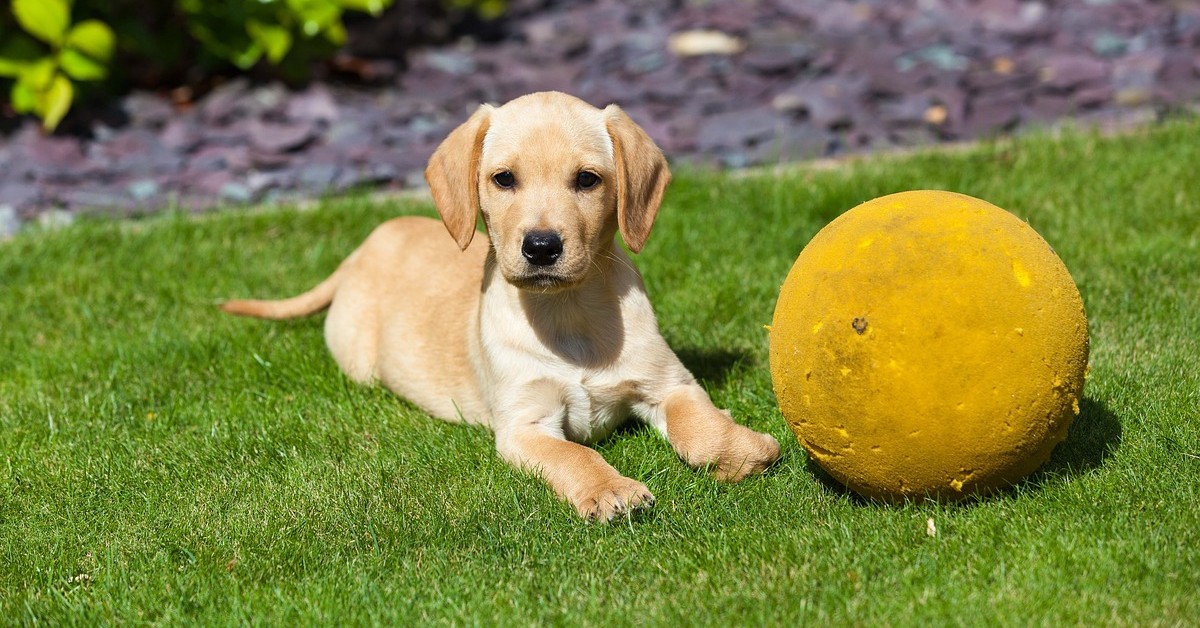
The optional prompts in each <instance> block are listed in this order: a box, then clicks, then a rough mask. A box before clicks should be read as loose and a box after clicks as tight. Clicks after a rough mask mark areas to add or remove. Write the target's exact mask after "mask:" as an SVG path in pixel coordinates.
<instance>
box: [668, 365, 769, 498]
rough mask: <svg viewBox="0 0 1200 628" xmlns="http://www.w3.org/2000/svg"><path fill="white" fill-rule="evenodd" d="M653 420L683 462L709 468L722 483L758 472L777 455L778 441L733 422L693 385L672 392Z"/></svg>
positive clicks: (700, 389) (702, 391)
mask: <svg viewBox="0 0 1200 628" xmlns="http://www.w3.org/2000/svg"><path fill="white" fill-rule="evenodd" d="M656 414H657V416H656V417H655V421H654V422H655V423H656V424H658V426H659V429H660V430H662V431H663V432H664V433H665V434H666V436H667V440H668V441H670V442H671V446H672V447H674V448H675V451H676V453H678V454H679V457H680V458H683V461H684V462H686V463H687V464H688V465H690V466H692V467H698V468H699V467H709V468H710V469H711V471H712V473H713V475H714V476H715V477H716V478H717V479H718V480H721V481H723V482H737V481H739V480H741V479H743V478H745V477H746V476H747V475H750V474H751V473H759V472H761V471H763V470H764V469H766V468H767V467H769V466H771V464H772V463H773V462H775V460H776V459H778V458H779V442H778V441H776V440H775V438H774V437H772V436H771V435H769V434H761V433H759V432H755V431H754V430H752V429H750V428H748V427H745V426H743V425H738V424H737V423H734V421H733V419H731V418H730V416H729V412H728V411H725V410H719V409H717V407H716V406H714V405H713V402H712V400H711V399H709V397H708V394H707V393H705V392H704V389H702V388H700V386H698V385H696V384H690V385H684V386H680V387H678V388H676V389H675V390H673V391H671V393H670V394H668V395H667V396H666V398H665V399H664V400H663V402H662V404H661V405H660V406H659V407H658V408H657V412H656Z"/></svg>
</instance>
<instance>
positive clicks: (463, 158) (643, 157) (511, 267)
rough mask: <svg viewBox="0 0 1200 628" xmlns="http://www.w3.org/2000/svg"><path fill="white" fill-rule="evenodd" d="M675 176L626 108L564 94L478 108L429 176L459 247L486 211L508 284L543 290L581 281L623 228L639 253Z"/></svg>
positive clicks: (439, 153) (432, 162) (435, 161)
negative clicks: (602, 106)
mask: <svg viewBox="0 0 1200 628" xmlns="http://www.w3.org/2000/svg"><path fill="white" fill-rule="evenodd" d="M670 178H671V174H670V171H669V169H668V168H667V162H666V160H665V159H664V158H663V155H662V151H660V150H659V148H658V146H656V145H655V144H654V142H653V141H652V140H651V139H650V138H649V136H647V135H646V133H645V131H643V130H642V129H641V127H639V126H638V125H637V124H635V123H634V122H633V121H632V120H630V118H629V116H627V115H625V112H623V111H621V109H620V108H619V107H617V106H616V105H610V106H609V107H607V108H605V109H597V108H595V107H592V106H591V105H588V104H587V103H585V102H583V101H582V100H579V99H577V98H574V97H572V96H567V95H566V94H560V93H557V92H542V93H537V94H530V95H528V96H522V97H521V98H517V99H516V100H513V101H510V102H509V103H507V104H505V105H503V106H501V107H492V106H490V105H482V106H480V107H479V109H478V110H477V111H476V112H475V114H474V115H472V116H471V117H470V119H468V120H467V121H466V122H464V123H463V124H462V125H461V126H459V127H458V128H457V129H455V130H454V131H453V132H452V133H450V136H449V137H447V138H446V140H445V141H444V142H442V144H441V146H439V147H438V149H437V150H436V151H435V152H434V154H433V157H432V158H431V159H430V160H429V166H428V168H426V170H425V179H426V180H427V181H428V182H429V187H430V189H431V191H432V192H433V199H434V203H436V204H437V208H438V213H440V214H441V216H442V221H443V222H445V224H446V228H447V229H448V230H449V231H450V235H452V236H454V239H455V241H457V242H458V245H459V246H460V247H461V248H464V249H465V248H467V245H468V244H470V243H471V239H472V238H473V237H474V235H475V217H476V212H477V211H481V212H482V213H483V219H484V224H485V225H486V226H487V230H488V237H490V238H491V241H492V246H493V247H494V248H495V251H496V260H497V263H498V265H499V268H500V272H501V273H502V274H503V275H504V278H505V279H506V280H508V281H509V282H510V283H512V284H513V285H516V286H518V287H520V288H527V289H534V290H539V291H556V290H561V289H565V288H570V287H572V286H575V285H578V284H579V283H581V282H582V281H583V280H584V279H585V277H586V276H587V274H588V272H589V270H590V269H591V268H592V267H593V264H592V260H593V257H594V256H595V255H597V254H598V253H600V252H601V251H602V250H603V249H604V247H606V246H608V245H609V243H611V242H612V238H613V236H614V235H615V234H616V232H617V230H618V229H619V230H620V232H621V236H622V237H623V238H624V240H625V243H626V244H627V245H628V246H629V248H630V249H631V250H633V251H634V252H635V253H636V252H637V251H640V250H641V248H642V245H644V244H645V242H646V238H648V237H649V236H650V228H651V227H652V226H653V224H654V217H655V215H656V214H657V213H658V207H659V205H660V204H661V202H662V196H663V191H664V190H665V189H666V187H667V183H668V182H669V181H670Z"/></svg>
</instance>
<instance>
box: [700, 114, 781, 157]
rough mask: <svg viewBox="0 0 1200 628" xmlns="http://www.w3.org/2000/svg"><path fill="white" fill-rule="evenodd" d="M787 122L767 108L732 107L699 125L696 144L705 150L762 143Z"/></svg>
mask: <svg viewBox="0 0 1200 628" xmlns="http://www.w3.org/2000/svg"><path fill="white" fill-rule="evenodd" d="M784 124H785V122H784V119H783V117H782V116H780V115H779V114H778V113H775V112H774V111H771V110H770V109H767V108H756V109H746V110H740V111H729V112H726V113H720V114H717V115H714V116H711V117H709V118H708V119H707V120H705V121H704V122H703V123H701V125H700V131H699V133H698V134H697V136H696V148H698V149H699V150H701V151H704V152H711V151H716V150H719V149H723V148H724V149H730V148H741V147H745V146H754V145H757V144H760V143H762V142H764V141H766V140H767V139H769V138H770V137H771V136H772V135H774V134H775V133H776V131H777V130H778V129H780V128H781V127H783V126H784Z"/></svg>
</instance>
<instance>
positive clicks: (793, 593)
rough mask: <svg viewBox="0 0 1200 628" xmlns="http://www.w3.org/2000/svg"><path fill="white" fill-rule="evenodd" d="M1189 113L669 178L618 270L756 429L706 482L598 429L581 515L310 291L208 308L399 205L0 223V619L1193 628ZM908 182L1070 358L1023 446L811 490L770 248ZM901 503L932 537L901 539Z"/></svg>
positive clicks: (1198, 549) (290, 272)
mask: <svg viewBox="0 0 1200 628" xmlns="http://www.w3.org/2000/svg"><path fill="white" fill-rule="evenodd" d="M1198 138H1200V124H1197V123H1196V122H1195V121H1190V122H1189V121H1180V122H1175V123H1171V124H1168V125H1165V126H1162V127H1159V128H1155V129H1153V130H1149V131H1145V132H1141V133H1138V134H1135V135H1132V136H1126V137H1119V138H1115V139H1100V138H1098V137H1095V136H1092V135H1088V134H1070V135H1068V136H1067V137H1065V138H1060V139H1053V138H1049V137H1040V138H1030V139H1026V140H1022V141H1019V142H1017V143H1010V142H998V143H994V144H987V145H984V146H982V147H980V148H979V149H978V150H975V151H972V152H969V153H966V154H958V155H949V154H940V155H939V154H928V155H918V156H915V157H911V158H905V159H899V160H898V159H884V160H874V161H868V162H865V163H863V164H861V165H858V166H854V167H850V168H847V169H845V170H841V171H835V172H813V171H807V170H803V169H800V170H796V171H794V172H792V173H790V174H783V175H773V176H750V177H730V176H712V175H704V176H701V175H691V176H688V175H684V176H681V177H680V178H679V180H678V181H677V182H676V183H675V184H674V185H673V186H672V189H671V191H670V192H669V194H668V201H667V204H666V206H665V207H664V209H663V211H662V214H661V219H660V222H659V224H658V225H657V227H656V230H655V234H654V236H653V237H652V238H651V240H650V243H649V245H648V246H647V248H646V250H645V251H644V252H643V254H642V255H641V256H639V259H638V263H639V264H640V266H641V268H642V270H643V272H644V274H645V276H646V282H647V286H648V289H649V291H650V293H651V297H652V299H653V300H654V303H655V305H656V308H657V311H658V312H659V315H660V322H661V324H662V327H663V330H664V333H665V335H666V336H667V339H668V341H669V342H670V343H671V344H672V346H673V347H675V348H676V350H677V351H678V352H679V353H680V354H681V356H682V357H683V358H684V360H685V361H686V362H687V363H688V364H689V365H690V366H691V367H692V368H693V370H694V371H695V372H696V373H697V375H698V376H700V377H701V378H702V379H703V381H704V384H705V386H706V387H707V388H708V389H709V390H710V392H711V393H712V395H713V396H714V398H715V399H716V401H717V402H718V404H719V405H722V406H725V407H729V408H731V409H732V410H733V411H734V413H735V415H736V416H738V417H740V419H741V420H742V421H744V422H745V423H748V424H749V425H751V426H753V427H755V428H757V429H760V430H766V431H769V432H771V433H773V434H774V435H775V436H776V437H777V438H778V439H779V440H780V442H781V443H783V444H784V457H783V459H782V460H781V462H780V463H779V465H778V466H777V467H775V468H774V469H773V470H772V471H771V472H770V473H768V474H767V475H765V476H763V477H759V478H754V479H751V480H749V481H747V482H745V483H743V484H740V485H735V486H725V485H721V484H718V483H716V482H713V481H711V480H710V479H708V478H707V477H705V476H704V475H702V474H698V473H694V472H692V471H690V470H688V469H687V468H685V467H684V465H683V464H682V463H680V462H679V461H678V460H677V459H676V457H675V455H674V454H673V453H672V451H671V449H670V447H669V446H668V445H667V444H666V443H665V442H664V441H663V440H661V439H660V438H659V437H658V436H657V435H656V434H654V433H652V432H651V431H649V430H646V429H630V430H625V431H622V432H620V433H618V434H617V435H615V436H613V437H612V438H610V439H608V440H607V441H606V442H604V443H602V444H601V445H600V447H599V449H600V450H601V451H602V453H603V454H604V456H605V457H606V458H607V459H608V460H609V461H610V462H612V463H613V464H614V465H615V466H616V467H617V468H618V469H619V470H621V471H622V472H623V473H625V474H627V475H630V476H632V477H634V478H638V479H640V480H642V481H644V482H645V483H646V484H647V485H648V486H649V487H650V489H651V490H652V491H654V493H655V495H656V496H657V497H658V504H657V506H655V508H654V509H653V510H652V511H650V512H649V513H647V514H646V515H645V516H642V517H639V518H636V519H634V520H633V521H622V522H621V523H618V524H615V525H609V526H598V525H592V526H589V525H584V524H583V523H581V522H580V521H579V520H578V519H577V518H576V516H575V515H574V514H573V512H572V511H571V509H570V508H569V507H568V506H566V505H565V504H563V503H560V502H558V501H557V500H555V499H554V498H553V497H552V496H551V494H550V493H549V491H548V490H546V489H545V488H544V487H543V486H542V484H541V483H540V482H538V481H537V480H535V479H533V478H530V477H528V476H526V475H522V474H521V473H518V472H516V471H514V470H512V469H510V468H509V467H508V466H506V465H505V464H504V463H502V462H501V461H499V460H498V459H497V457H496V456H495V455H494V453H493V451H492V443H491V438H490V435H489V433H488V432H487V431H485V430H483V429H479V428H471V427H464V426H458V425H450V424H444V423H441V422H438V421H436V420H434V419H431V418H429V417H427V416H425V415H423V414H422V413H421V412H419V411H417V410H416V409H414V408H413V407H412V406H411V405H408V404H406V403H404V402H402V401H400V400H398V399H396V398H395V397H393V396H391V395H390V394H388V393H387V392H385V391H381V390H378V389H369V388H363V387H359V386H355V385H353V384H351V383H349V382H348V381H347V380H346V379H345V378H343V377H342V376H341V375H340V374H339V372H338V370H337V368H336V366H335V365H334V364H333V362H332V360H331V359H330V358H329V357H328V354H327V353H326V350H325V348H324V342H323V339H322V319H321V318H320V317H316V318H312V319H308V320H301V321H294V322H286V323H264V322H261V321H253V320H246V319H235V318H232V317H227V316H224V315H222V314H220V313H219V312H218V311H217V309H216V308H215V307H214V304H215V303H216V301H217V300H218V299H220V298H223V297H229V296H242V295H285V294H291V293H294V292H296V291H299V290H301V289H304V288H307V287H308V286H310V285H311V284H313V283H314V282H316V281H317V280H318V279H320V278H322V277H324V276H325V275H326V274H327V273H328V272H329V271H330V270H332V269H333V268H334V266H335V265H336V264H337V263H338V262H339V261H340V260H341V258H342V257H343V256H344V255H346V254H347V253H348V252H349V251H350V250H352V249H353V248H354V247H355V246H356V245H357V243H358V242H359V241H360V240H361V239H362V238H363V237H364V236H365V235H366V234H367V233H368V232H369V231H370V230H371V228H372V227H373V226H374V225H376V224H377V223H379V222H381V221H383V220H385V219H387V218H388V217H390V216H393V215H395V214H397V213H413V212H416V213H426V214H428V213H430V211H431V210H430V207H428V206H427V205H423V204H419V203H400V202H397V203H393V204H372V203H370V202H368V201H366V200H363V199H342V200H330V201H327V202H324V203H323V204H321V206H320V207H319V208H318V209H317V210H315V211H306V212H296V211H284V210H264V211H260V212H252V213H249V214H247V213H241V214H239V213H225V214H219V215H215V216H210V217H206V218H202V219H193V218H187V217H178V216H176V217H168V218H158V219H151V220H145V221H142V222H133V223H129V222H126V223H110V222H99V221H96V222H85V223H84V224H80V225H77V226H74V227H71V228H68V229H65V230H62V231H56V232H50V233H35V234H26V235H22V236H20V237H18V238H17V239H15V240H13V241H11V242H8V243H2V244H0V622H3V623H9V622H11V623H31V624H33V623H40V624H51V625H53V624H60V623H65V624H86V625H91V624H94V623H98V622H114V623H115V622H120V623H179V622H189V623H190V622H192V621H200V622H203V623H205V624H225V623H272V624H282V623H287V624H291V623H305V624H310V623H326V624H333V623H339V624H340V623H343V622H349V623H386V624H411V623H417V622H420V623H422V624H424V623H452V624H462V623H467V624H489V625H490V624H492V623H494V622H499V623H503V624H530V623H551V624H563V623H565V624H593V625H633V624H642V623H646V622H648V623H652V624H659V625H675V624H683V625H691V624H700V625H725V624H731V623H732V624H751V625H754V624H764V623H779V624H786V625H803V624H809V623H816V622H822V623H824V622H832V623H834V624H861V625H877V624H898V625H922V624H935V625H942V624H967V625H979V624H985V625H992V624H1043V625H1060V624H1091V625H1103V624H1109V623H1116V624H1129V625H1134V624H1137V625H1142V624H1163V625H1181V624H1194V622H1196V621H1197V618H1200V597H1198V596H1197V591H1200V481H1198V480H1200V435H1198V434H1200V429H1198V427H1200V368H1197V366H1196V365H1197V356H1198V355H1200V346H1198V345H1200V184H1197V173H1200V139H1198ZM913 188H942V189H950V190H955V191H959V192H963V193H966V194H971V195H975V196H979V197H982V198H985V199H988V200H990V201H992V202H993V203H996V204H997V205H1000V206H1001V207H1005V208H1007V209H1009V210H1010V211H1013V212H1014V213H1016V214H1017V215H1019V216H1021V217H1022V218H1024V219H1026V220H1028V221H1029V222H1030V223H1031V224H1032V225H1033V226H1034V227H1035V228H1036V229H1037V230H1038V231H1039V232H1040V233H1042V235H1043V236H1044V237H1045V238H1046V239H1047V240H1048V241H1049V242H1050V243H1051V244H1052V245H1053V246H1054V247H1055V249H1056V250H1057V251H1058V253H1059V254H1060V256H1061V257H1062V258H1063V260H1064V261H1065V262H1066V264H1067V266H1068V268H1070V270H1071V272H1072V273H1073V276H1074V278H1075V279H1076V281H1077V282H1078V284H1079V288H1080V290H1081V292H1082V294H1083V298H1084V302H1085V304H1086V307H1087V311H1088V315H1089V318H1090V324H1091V332H1092V356H1091V363H1092V371H1091V378H1090V380H1089V381H1088V384H1087V389H1086V400H1085V403H1084V411H1083V414H1082V416H1081V417H1080V418H1079V419H1078V420H1077V421H1076V423H1075V424H1074V426H1073V427H1072V430H1071V433H1070V437H1069V439H1068V440H1067V441H1066V442H1065V443H1064V444H1062V445H1061V446H1060V447H1059V448H1058V449H1057V450H1056V452H1055V454H1054V457H1053V458H1052V460H1051V462H1050V463H1049V464H1048V466H1047V468H1046V469H1045V470H1043V471H1042V472H1040V473H1038V474H1037V475H1035V476H1034V477H1033V478H1032V479H1031V480H1030V481H1028V482H1026V483H1023V484H1022V485H1020V486H1019V487H1017V488H1016V489H1014V490H1012V491H1010V492H1006V493H1004V494H1002V495H999V496H996V497H993V498H988V499H983V500H980V501H977V502H974V503H970V504H966V505H957V506H945V505H937V504H923V505H912V504H910V505H904V506H894V507H889V506H878V505H871V504H867V503H863V502H861V501H859V500H856V499H854V498H852V497H850V496H848V495H846V494H844V493H842V492H840V491H838V490H835V489H834V488H832V487H831V486H829V485H827V484H826V483H824V482H823V481H822V480H821V479H820V478H818V476H817V475H816V474H815V473H814V471H813V470H812V468H811V467H810V466H809V465H808V464H807V463H806V459H805V456H804V452H803V450H802V449H801V448H800V447H799V446H798V445H797V443H796V441H795V439H794V438H793V437H792V436H791V435H790V433H789V432H788V430H787V427H786V425H785V424H784V422H783V420H782V419H781V417H780V416H779V414H778V410H777V408H776V406H775V403H774V397H773V394H772V392H771V384H770V377H769V374H768V372H767V362H766V361H767V350H766V332H765V331H764V329H763V325H764V323H767V322H769V321H770V319H771V314H772V308H773V306H774V301H775V296H776V293H777V289H778V286H779V284H780V283H781V282H782V280H783V278H784V276H785V275H786V273H787V270H788V268H789V267H790V265H791V263H792V261H793V260H794V259H795V257H796V255H797V254H798V253H799V251H800V249H801V247H802V246H803V245H804V243H805V242H807V241H808V239H809V238H810V237H812V235H813V234H814V233H816V231H817V230H818V229H819V228H820V227H821V226H822V225H824V224H825V223H826V222H827V221H829V220H830V219H832V218H833V217H834V216H836V215H837V214H839V213H840V212H842V211H845V210H846V209H849V208H850V207H853V206H854V205H856V204H858V203H859V202H862V201H865V200H868V199H870V198H873V197H875V196H879V195H882V194H885V193H889V192H893V191H899V190H905V189H913ZM930 518H932V519H934V521H935V522H936V526H937V531H938V533H937V535H936V536H935V537H930V536H927V535H926V520H927V519H930Z"/></svg>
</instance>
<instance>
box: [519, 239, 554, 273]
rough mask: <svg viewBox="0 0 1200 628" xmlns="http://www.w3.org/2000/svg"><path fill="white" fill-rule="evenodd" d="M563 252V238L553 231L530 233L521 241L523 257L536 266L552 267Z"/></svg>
mask: <svg viewBox="0 0 1200 628" xmlns="http://www.w3.org/2000/svg"><path fill="white" fill-rule="evenodd" d="M562 252H563V242H562V237H560V236H559V235H558V234H557V233H555V232H553V231H530V232H529V233H527V234H525V239H524V240H522V241H521V255H524V256H525V260H526V261H528V262H529V263H530V264H533V265H534V266H552V265H553V264H554V262H557V261H558V258H559V257H562Z"/></svg>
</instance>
